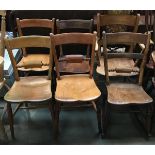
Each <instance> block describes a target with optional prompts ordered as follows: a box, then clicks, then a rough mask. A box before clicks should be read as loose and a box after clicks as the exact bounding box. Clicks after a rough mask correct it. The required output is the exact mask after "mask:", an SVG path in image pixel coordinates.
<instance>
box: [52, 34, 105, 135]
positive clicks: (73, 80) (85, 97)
mask: <svg viewBox="0 0 155 155" xmlns="http://www.w3.org/2000/svg"><path fill="white" fill-rule="evenodd" d="M50 37H51V45H52V52H53V57H54V62H55V67H56V75H57V79H56V91H55V100H56V103H55V105H56V106H55V135H58V132H59V114H60V110H61V105H62V103H63V104H70V103H71V104H72V105H74V103H86V102H91V101H94V102H95V105H96V110H97V119H98V127H99V132H100V133H101V134H102V133H103V132H102V128H101V124H102V119H101V113H102V106H101V105H100V102H97V101H98V99H99V97H100V95H101V92H100V91H99V89H98V88H97V86H96V84H95V81H94V79H93V77H92V76H93V65H94V54H95V51H94V50H95V41H96V35H95V34H91V33H63V34H57V35H53V34H51V35H50ZM70 43H74V44H86V45H87V44H88V45H91V53H90V54H91V58H89V64H90V65H89V68H90V70H89V73H88V74H86V73H85V74H68V73H66V74H65V75H64V74H63V75H62V74H61V72H60V68H59V60H58V55H59V51H57V50H56V46H59V45H64V44H70ZM85 59H88V58H87V57H84V56H81V55H80V56H79V55H72V56H70V57H64V58H63V59H62V60H61V61H67V63H81V62H82V61H85Z"/></svg>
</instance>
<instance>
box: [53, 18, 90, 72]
mask: <svg viewBox="0 0 155 155" xmlns="http://www.w3.org/2000/svg"><path fill="white" fill-rule="evenodd" d="M56 28H57V34H60V33H71V32H83V33H92V31H93V19H91V20H83V19H70V20H59V19H57V20H56ZM80 51H81V52H80ZM83 51H85V52H83ZM75 53H79V54H80V55H81V56H82V55H85V56H87V57H90V46H89V45H88V46H86V45H83V46H82V45H80V46H78V45H77V46H74V45H62V46H60V60H59V69H60V72H68V73H86V72H87V73H88V72H89V61H87V60H85V61H82V62H81V63H67V62H66V61H61V59H63V58H65V57H68V56H69V55H72V54H75Z"/></svg>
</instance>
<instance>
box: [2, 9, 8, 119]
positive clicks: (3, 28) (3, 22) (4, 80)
mask: <svg viewBox="0 0 155 155" xmlns="http://www.w3.org/2000/svg"><path fill="white" fill-rule="evenodd" d="M0 16H1V30H0V90H1V89H2V88H3V86H5V88H6V89H7V90H9V89H10V87H9V86H8V85H7V83H6V79H5V78H4V52H5V45H4V38H5V33H6V22H5V16H6V11H5V10H0ZM1 108H2V109H3V112H2V114H1V119H2V118H3V116H4V113H5V111H6V105H4V106H2V107H0V109H1Z"/></svg>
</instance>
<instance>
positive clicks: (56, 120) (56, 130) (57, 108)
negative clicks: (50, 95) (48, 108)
mask: <svg viewBox="0 0 155 155" xmlns="http://www.w3.org/2000/svg"><path fill="white" fill-rule="evenodd" d="M60 109H61V103H60V102H55V104H54V138H57V137H58V134H59V114H60Z"/></svg>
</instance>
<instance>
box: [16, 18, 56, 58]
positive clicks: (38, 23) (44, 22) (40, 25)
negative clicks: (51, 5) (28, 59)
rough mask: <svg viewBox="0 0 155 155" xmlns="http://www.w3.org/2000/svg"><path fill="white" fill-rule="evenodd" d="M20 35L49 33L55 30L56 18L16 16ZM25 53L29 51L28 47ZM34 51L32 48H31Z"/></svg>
mask: <svg viewBox="0 0 155 155" xmlns="http://www.w3.org/2000/svg"><path fill="white" fill-rule="evenodd" d="M16 22H17V29H18V34H19V36H25V35H43V36H45V35H49V34H50V33H54V32H55V19H54V18H53V19H52V20H50V19H21V20H20V19H19V18H16ZM22 50H23V54H24V55H26V54H27V53H28V51H29V50H28V49H27V50H25V49H24V48H23V49H22ZM31 51H32V49H31Z"/></svg>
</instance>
